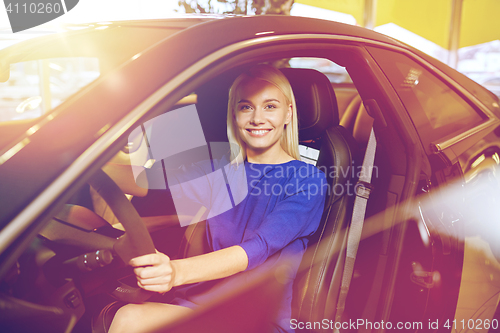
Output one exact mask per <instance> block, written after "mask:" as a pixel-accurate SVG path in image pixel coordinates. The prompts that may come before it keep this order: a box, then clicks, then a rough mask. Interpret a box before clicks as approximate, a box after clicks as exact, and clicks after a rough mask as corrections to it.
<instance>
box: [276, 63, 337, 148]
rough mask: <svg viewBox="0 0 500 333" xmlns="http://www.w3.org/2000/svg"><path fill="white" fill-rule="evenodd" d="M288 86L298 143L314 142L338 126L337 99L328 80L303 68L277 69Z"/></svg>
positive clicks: (316, 72)
mask: <svg viewBox="0 0 500 333" xmlns="http://www.w3.org/2000/svg"><path fill="white" fill-rule="evenodd" d="M280 70H281V72H283V74H285V76H286V77H287V79H288V81H290V84H291V86H292V90H293V94H294V95H295V102H296V104H297V113H298V118H299V139H300V141H305V140H313V139H317V138H318V137H320V136H321V135H322V133H323V132H324V131H325V130H326V129H327V128H329V127H332V126H336V125H338V124H339V111H338V107H337V99H336V98H335V93H334V92H333V88H332V84H331V83H330V80H328V78H327V77H326V76H325V75H324V74H323V73H321V72H318V71H316V70H314V69H305V68H281V69H280Z"/></svg>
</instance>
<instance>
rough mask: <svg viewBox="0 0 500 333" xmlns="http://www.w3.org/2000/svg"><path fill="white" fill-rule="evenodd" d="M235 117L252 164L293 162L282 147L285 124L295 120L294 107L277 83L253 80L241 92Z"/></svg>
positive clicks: (243, 86) (246, 83)
mask: <svg viewBox="0 0 500 333" xmlns="http://www.w3.org/2000/svg"><path fill="white" fill-rule="evenodd" d="M233 114H234V117H235V120H236V126H237V131H238V134H239V136H240V139H241V140H242V141H243V142H244V143H245V144H246V154H247V159H248V161H250V162H253V161H255V162H260V163H281V162H284V161H287V160H289V157H290V156H289V155H288V154H287V153H285V151H284V150H283V148H282V147H281V145H280V139H281V136H282V135H283V132H284V128H285V125H287V124H289V123H290V121H291V118H292V105H291V104H290V103H288V102H287V101H286V97H285V95H283V93H282V92H281V91H280V90H279V89H278V88H277V87H276V86H274V85H273V84H271V83H269V82H267V81H263V80H259V79H251V80H249V81H247V82H245V83H244V84H242V85H241V86H240V88H239V89H238V92H237V98H236V105H235V107H234V113H233Z"/></svg>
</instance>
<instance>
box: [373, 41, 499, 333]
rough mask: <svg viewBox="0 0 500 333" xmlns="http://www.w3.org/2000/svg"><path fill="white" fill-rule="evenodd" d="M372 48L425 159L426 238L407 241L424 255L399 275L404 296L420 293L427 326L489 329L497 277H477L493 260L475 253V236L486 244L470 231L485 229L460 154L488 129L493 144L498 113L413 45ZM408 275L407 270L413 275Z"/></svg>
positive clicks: (421, 224) (421, 187) (422, 225)
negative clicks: (407, 48)
mask: <svg viewBox="0 0 500 333" xmlns="http://www.w3.org/2000/svg"><path fill="white" fill-rule="evenodd" d="M369 51H370V53H371V54H372V55H373V56H374V58H375V59H376V60H377V62H378V63H379V65H380V66H381V68H382V70H383V71H384V72H385V74H386V76H387V78H388V79H389V81H391V84H392V86H393V87H394V89H395V90H396V92H397V93H398V96H399V98H400V99H401V101H402V102H403V104H404V105H405V108H406V110H407V112H408V113H409V115H410V117H411V118H412V121H413V124H414V126H415V128H416V130H417V131H418V133H419V136H420V142H421V144H422V147H423V150H424V151H425V155H426V158H425V160H426V162H427V164H428V168H427V171H424V172H422V174H421V178H420V183H419V184H418V191H419V193H418V194H417V198H416V199H417V205H416V207H417V208H418V212H417V214H416V217H415V222H416V223H415V226H414V228H415V229H416V230H420V234H421V237H414V239H413V242H411V241H410V240H408V243H407V244H408V245H409V246H408V245H407V246H406V248H407V250H406V252H409V253H413V255H414V256H415V258H419V257H420V260H417V259H415V260H414V261H412V262H411V265H412V267H407V269H406V272H405V273H402V274H403V276H402V279H401V280H402V281H404V280H406V283H400V286H399V289H400V290H402V291H403V290H405V292H403V293H407V294H406V296H405V297H409V298H410V299H412V300H419V299H420V301H417V302H416V304H415V306H416V307H417V308H419V309H422V310H423V311H424V313H425V315H424V316H423V317H422V318H423V322H424V329H427V330H431V331H450V330H457V331H460V330H463V329H486V330H487V329H489V328H490V327H491V324H492V322H491V320H492V317H493V312H494V311H495V307H496V303H497V302H498V294H497V292H498V287H497V286H496V283H495V282H494V278H491V279H489V280H490V281H487V282H489V283H490V284H492V285H491V287H490V288H486V289H488V290H485V287H484V286H482V287H481V288H479V284H478V283H480V282H479V280H478V278H479V276H477V275H476V274H473V273H471V272H472V271H476V270H477V265H481V264H480V263H481V262H487V263H488V262H492V261H493V260H492V256H491V255H488V256H487V255H486V254H485V253H488V251H480V253H482V254H481V255H478V254H477V251H475V250H473V248H474V245H472V244H473V243H474V242H476V243H477V242H479V243H481V241H480V240H479V241H478V240H477V239H474V240H473V238H474V237H473V235H474V236H475V235H477V234H478V230H481V228H478V224H477V223H476V224H475V223H474V221H477V216H478V214H479V212H480V211H481V210H480V209H478V208H479V207H478V206H474V205H471V203H472V201H473V199H472V198H471V190H472V192H474V190H473V188H471V186H470V185H469V184H470V181H469V180H468V179H467V178H468V177H464V171H465V172H467V171H466V170H465V168H464V167H463V163H464V162H462V164H461V163H459V158H458V156H460V155H462V157H461V159H462V160H465V159H466V157H464V155H466V156H469V159H470V156H471V155H474V153H472V152H473V151H475V150H476V151H481V148H482V149H483V150H484V149H486V148H487V147H488V144H484V142H483V143H481V144H478V142H481V138H484V137H486V136H488V137H489V139H488V140H487V141H489V142H490V144H489V145H490V146H491V142H492V141H494V140H495V139H494V138H492V135H491V132H492V131H493V129H494V128H495V127H496V126H497V125H495V123H497V119H496V117H494V115H493V114H492V113H491V111H490V110H488V108H486V107H485V106H484V105H481V103H478V101H477V99H476V100H475V99H474V98H473V97H472V96H471V94H470V93H468V92H467V91H466V90H465V89H463V88H462V87H461V86H460V85H459V84H458V83H457V82H453V80H451V79H449V78H447V77H446V76H445V75H443V74H442V72H440V71H439V69H437V70H433V69H431V68H430V65H429V63H426V61H425V60H424V59H422V58H418V57H416V56H415V55H413V56H411V54H410V53H409V52H406V54H402V53H399V52H394V51H392V50H387V49H382V48H375V47H369ZM443 66H444V65H443ZM464 80H465V78H464ZM474 100H475V101H476V103H474V102H473V101H474ZM488 134H489V135H488ZM496 139H497V140H498V138H496ZM478 148H480V149H479V150H478ZM490 150H491V149H490ZM466 151H468V152H467V153H465V152H466ZM475 154H476V157H480V156H483V157H484V155H481V154H480V153H478V152H476V153H475ZM494 154H495V151H490V152H489V153H488V154H487V156H490V157H491V156H493V155H494ZM471 163H474V161H472V162H470V161H469V167H470V165H471ZM477 164H479V163H477ZM496 164H498V163H496ZM424 170H425V169H424ZM476 193H477V190H476ZM490 199H491V196H490ZM482 232H483V233H484V232H485V230H484V229H482ZM414 234H415V235H418V233H416V232H415V233H414ZM419 238H420V239H419ZM490 243H491V242H490ZM410 244H411V245H410ZM482 244H483V247H485V246H486V248H488V247H489V246H488V245H487V243H486V244H484V243H482ZM419 245H420V246H419ZM476 247H477V246H476ZM425 258H426V259H425ZM493 262H494V261H493ZM486 266H487V267H486V269H483V271H484V272H486V271H488V272H490V273H491V271H492V267H491V264H487V265H486ZM405 275H407V276H409V277H410V279H409V281H408V279H407V278H406V279H405ZM483 275H487V274H483ZM491 276H493V275H491ZM483 279H484V278H483ZM487 280H488V279H487ZM483 282H485V281H483ZM412 290H413V292H412ZM423 295H424V296H423ZM422 296H423V297H422ZM425 325H427V327H426V326H425ZM467 325H468V326H467Z"/></svg>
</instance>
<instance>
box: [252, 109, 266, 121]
mask: <svg viewBox="0 0 500 333" xmlns="http://www.w3.org/2000/svg"><path fill="white" fill-rule="evenodd" d="M250 121H251V122H252V124H253V125H259V124H262V123H264V114H263V111H262V110H260V109H258V108H256V109H255V110H254V112H252V119H250Z"/></svg>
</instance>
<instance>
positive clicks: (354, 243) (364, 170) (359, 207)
mask: <svg viewBox="0 0 500 333" xmlns="http://www.w3.org/2000/svg"><path fill="white" fill-rule="evenodd" d="M376 148H377V140H376V138H375V133H374V132H373V128H372V130H371V132H370V138H369V139H368V145H367V147H366V152H365V157H364V159H363V166H362V167H361V174H360V176H359V179H358V182H357V183H356V187H355V190H356V199H354V208H353V213H352V220H351V225H350V227H349V231H348V235H347V250H346V258H345V263H344V273H343V275H342V285H341V287H340V294H339V299H338V302H337V314H336V316H335V321H336V322H341V320H342V314H343V313H344V308H345V302H346V299H347V292H348V291H349V285H350V284H351V278H352V273H353V271H354V261H355V260H356V253H357V251H358V247H359V242H360V241H361V232H362V230H363V222H364V219H365V213H366V203H367V201H368V198H369V197H370V193H371V191H372V189H373V186H372V184H371V179H372V170H373V163H374V160H375V150H376ZM338 332H339V330H338V329H335V333H338Z"/></svg>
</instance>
